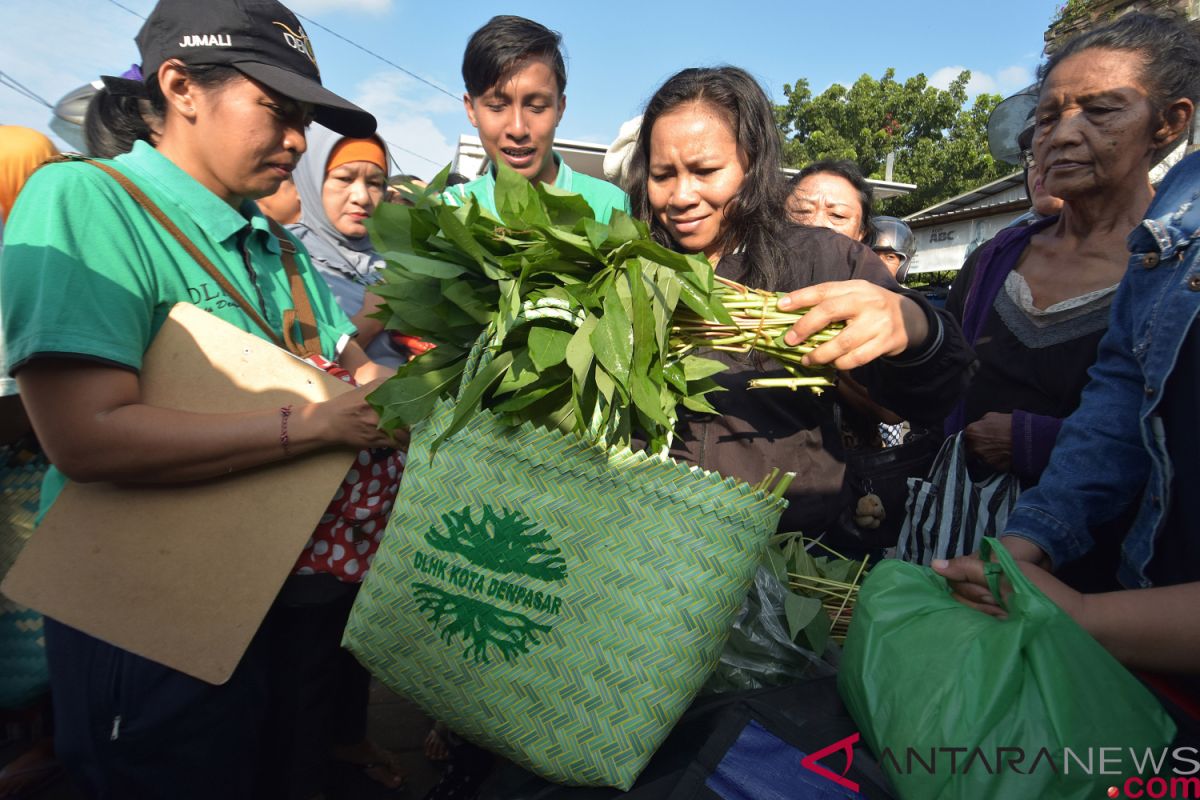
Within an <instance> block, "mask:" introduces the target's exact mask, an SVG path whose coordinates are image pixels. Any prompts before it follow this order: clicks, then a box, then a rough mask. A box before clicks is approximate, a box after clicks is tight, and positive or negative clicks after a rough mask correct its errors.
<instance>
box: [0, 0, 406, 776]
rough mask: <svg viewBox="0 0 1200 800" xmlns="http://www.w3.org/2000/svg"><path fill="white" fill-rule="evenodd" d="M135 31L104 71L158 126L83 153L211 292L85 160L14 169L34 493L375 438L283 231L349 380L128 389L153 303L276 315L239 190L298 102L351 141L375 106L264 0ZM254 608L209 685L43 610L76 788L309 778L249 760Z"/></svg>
mask: <svg viewBox="0 0 1200 800" xmlns="http://www.w3.org/2000/svg"><path fill="white" fill-rule="evenodd" d="M137 42H138V45H139V49H140V50H141V54H142V59H143V64H142V66H143V70H144V74H145V76H146V80H145V82H144V83H142V84H132V83H130V82H125V83H123V84H115V85H117V86H118V90H119V91H128V92H135V93H144V97H145V99H147V100H148V101H149V104H150V105H151V106H152V107H153V108H154V110H155V112H156V113H158V114H161V118H162V119H161V124H162V128H161V139H160V140H159V141H158V143H157V147H150V146H149V144H147V143H146V142H138V143H137V144H136V145H135V147H134V149H133V151H132V152H130V153H129V154H127V155H123V156H121V157H119V158H117V159H115V160H114V161H112V162H104V163H105V164H107V165H108V166H109V167H111V168H113V169H115V170H116V171H117V172H119V173H121V175H123V176H124V178H126V179H128V180H129V181H130V182H131V183H133V184H134V185H135V186H136V187H138V188H140V189H141V190H142V191H143V192H144V193H145V194H146V195H147V196H149V198H150V200H151V202H152V203H154V204H155V205H157V206H158V207H159V208H161V209H162V211H163V213H164V214H165V215H166V217H167V218H168V219H170V220H171V221H172V222H173V223H174V224H175V225H176V226H178V228H179V229H180V230H181V231H182V234H183V236H184V238H186V239H187V240H189V241H190V242H191V243H192V244H193V245H194V246H195V247H196V248H197V249H198V250H199V251H200V252H201V253H203V254H204V255H205V256H206V257H207V259H208V260H209V261H210V262H212V264H213V265H215V269H216V271H218V272H219V273H221V275H222V276H223V278H224V283H225V284H226V285H227V287H228V289H220V288H218V283H219V282H220V281H218V280H216V278H215V277H213V276H211V275H210V274H209V273H207V272H205V270H204V268H202V267H201V265H200V264H199V263H198V261H197V260H196V259H194V258H192V257H191V256H189V255H187V253H186V251H185V250H184V249H183V247H182V245H181V244H180V243H179V242H178V241H177V240H176V238H174V237H173V236H171V235H170V234H168V233H167V232H166V231H165V229H164V228H163V227H161V226H160V224H159V223H158V222H157V221H155V220H154V219H153V218H152V217H151V216H150V215H149V214H148V213H147V212H146V211H145V210H144V208H143V207H142V206H141V205H140V204H139V203H138V202H136V201H135V200H134V199H133V198H132V197H131V195H130V194H129V193H128V192H127V191H126V190H125V189H123V188H122V187H121V186H120V185H119V184H118V183H117V181H116V180H115V179H114V178H113V177H110V176H109V175H105V174H104V173H103V172H102V171H101V169H98V168H97V167H96V166H95V165H93V164H86V163H79V162H76V163H69V164H61V165H53V166H50V167H48V168H46V169H43V170H42V171H40V172H39V173H38V174H37V175H35V176H34V177H33V179H32V180H31V181H30V182H29V184H28V185H27V188H26V191H25V192H24V193H23V194H22V196H21V199H20V201H19V202H18V203H17V205H16V207H15V209H14V210H13V214H12V215H11V217H10V219H9V220H8V225H7V228H6V232H5V233H6V245H7V246H6V249H5V253H4V260H3V262H2V263H0V296H2V297H3V300H2V301H0V302H2V303H3V307H2V312H3V313H2V314H0V317H2V318H3V324H4V334H5V341H6V343H7V345H8V352H7V364H6V365H5V366H6V370H7V371H8V372H9V373H11V374H12V375H13V376H14V377H15V378H16V379H17V382H18V384H19V386H20V390H21V394H22V396H23V398H24V400H25V402H26V405H27V407H28V410H29V416H30V418H31V420H32V422H33V425H34V428H35V430H36V432H37V434H38V436H39V438H40V440H41V442H42V443H43V445H44V447H45V450H46V452H47V454H48V455H49V458H50V460H51V462H52V464H53V465H54V470H53V472H54V474H53V475H52V476H51V477H50V478H49V479H48V480H47V484H46V487H45V489H44V497H43V509H45V508H46V507H48V506H49V505H50V504H51V503H53V500H54V497H55V496H56V494H57V492H58V490H60V489H61V487H62V485H63V483H64V482H65V481H66V480H68V479H69V480H75V481H80V482H90V481H103V482H120V483H124V484H138V483H145V484H172V483H186V482H191V481H198V480H204V479H207V478H213V477H216V476H223V475H226V474H228V473H230V472H236V471H238V470H247V469H252V468H255V467H259V466H262V465H265V464H269V463H272V462H275V461H279V460H283V459H287V458H294V457H296V456H298V455H302V454H304V453H308V452H311V451H314V450H317V449H319V448H323V447H329V446H336V447H350V448H353V449H356V450H362V449H365V448H373V447H394V446H395V445H396V442H395V441H394V440H393V439H391V438H390V437H388V436H386V435H384V434H383V433H381V432H380V431H379V430H378V429H377V422H378V418H377V416H376V414H375V412H374V411H373V410H372V408H371V407H370V405H369V404H368V403H367V402H366V396H367V394H369V393H370V391H371V390H372V389H373V388H374V385H375V384H374V382H375V381H377V380H380V379H382V378H384V377H386V376H387V375H388V371H387V370H384V369H382V368H380V367H379V366H378V365H376V364H374V363H373V362H371V361H370V360H369V359H368V358H367V357H366V355H365V354H364V353H363V351H362V349H361V348H360V347H359V346H358V345H357V344H356V343H355V342H354V341H353V339H351V338H350V337H351V336H352V335H353V334H354V328H353V326H352V325H351V324H350V322H349V320H348V319H347V318H346V317H345V315H344V314H343V313H342V312H341V311H340V310H339V309H338V308H337V306H336V303H334V301H333V299H332V297H331V296H330V295H329V292H328V290H327V288H326V287H325V286H324V284H323V282H322V280H321V278H320V277H319V276H318V275H315V273H314V272H313V271H312V268H311V264H310V263H309V261H308V258H307V254H306V253H304V251H303V248H300V251H299V252H298V253H297V254H296V261H297V262H298V265H299V267H300V273H301V276H302V281H303V283H304V288H305V291H306V293H307V295H308V297H309V298H310V300H311V305H312V307H313V314H314V321H315V328H316V330H317V333H318V337H317V338H319V349H320V351H321V353H320V355H321V356H323V357H324V358H325V359H327V360H329V361H335V362H338V363H339V364H340V365H341V366H342V367H344V368H345V369H346V370H347V371H349V372H350V373H351V374H352V375H353V376H354V378H355V379H356V380H357V382H358V383H359V384H364V385H363V386H362V388H359V389H357V390H355V391H351V392H348V393H346V394H343V395H341V396H339V397H337V398H335V399H332V400H328V401H325V402H321V403H312V404H307V405H296V406H295V407H294V408H291V407H289V409H287V410H284V409H280V408H277V407H269V408H263V409H261V410H259V411H252V412H241V413H219V412H217V413H204V414H194V413H183V412H179V411H175V410H171V409H166V408H161V407H156V406H153V405H150V404H148V403H147V402H145V400H144V394H143V386H142V384H141V381H140V377H139V370H140V368H141V366H142V363H141V362H142V355H143V353H144V352H145V350H146V348H147V347H148V346H149V343H150V341H151V339H152V338H153V336H154V334H155V333H156V332H157V329H158V327H159V326H160V325H161V324H162V322H163V319H164V318H165V316H166V314H167V312H168V311H169V310H170V308H171V306H173V305H174V304H175V303H178V302H192V303H194V304H196V305H198V306H201V307H203V308H206V309H207V310H209V311H211V312H212V313H213V314H214V315H216V316H218V317H220V318H222V319H224V320H225V321H227V322H229V323H231V324H234V325H236V326H238V327H241V328H242V329H244V330H246V331H249V332H251V333H255V334H257V335H259V336H261V337H263V338H268V336H269V334H268V331H267V330H265V329H268V328H269V329H273V331H272V332H273V334H274V336H276V337H278V336H279V335H280V334H282V333H283V331H282V330H281V328H282V319H283V310H284V309H288V308H292V307H293V304H292V295H291V288H290V285H289V282H288V280H287V276H286V274H285V272H284V268H283V265H282V262H281V258H280V252H279V244H278V243H277V241H276V240H275V238H274V236H273V235H272V232H271V230H270V229H269V227H268V223H267V221H266V219H265V218H264V217H262V215H261V214H260V213H259V212H258V211H257V209H256V208H255V207H254V204H253V200H254V199H255V198H258V197H262V196H265V195H269V194H271V193H273V192H274V191H275V190H276V189H277V188H278V187H279V184H280V183H281V182H282V181H283V180H284V179H285V178H286V177H287V176H288V175H289V174H290V173H291V171H292V169H293V168H294V167H295V165H296V162H297V161H298V160H299V158H300V156H301V154H302V153H303V152H304V149H305V127H306V126H307V124H308V122H309V121H310V120H311V119H313V118H315V119H317V120H319V121H321V122H322V123H323V124H324V125H326V126H327V127H330V128H332V129H334V130H337V131H339V132H340V133H343V134H344V135H348V136H355V137H362V136H369V135H371V133H373V131H374V128H375V120H374V118H373V117H372V116H371V115H370V114H368V113H367V112H365V111H363V110H362V109H360V108H358V107H356V106H354V105H353V104H351V103H349V102H347V101H346V100H343V99H342V98H340V97H338V96H336V95H334V94H333V93H331V92H329V91H328V90H326V89H324V88H322V86H321V84H320V78H319V72H318V69H317V65H316V61H315V59H314V57H313V54H312V48H311V45H310V43H309V41H308V38H307V36H306V35H305V33H304V30H303V27H302V26H301V25H300V23H299V22H298V21H297V19H296V18H295V16H294V15H293V14H292V13H291V12H290V11H288V10H287V9H286V8H284V7H283V6H282V5H280V4H279V3H277V2H274V0H209V2H206V3H193V2H191V0H161V1H160V2H159V3H158V5H157V6H156V7H155V8H154V10H153V12H152V13H151V15H150V18H149V19H148V20H147V22H146V24H145V26H144V27H143V28H142V30H141V31H140V32H139V34H138V37H137ZM130 105H131V106H132V107H136V105H137V104H130ZM293 241H294V240H293ZM285 246H286V243H285ZM238 295H240V298H239V297H238ZM136 513H137V510H136V509H131V514H133V515H136ZM218 514H219V512H218ZM215 521H216V524H219V516H216V517H215ZM214 602H220V600H219V599H214ZM273 613H274V612H273ZM272 618H273V615H268V618H267V622H266V623H264V626H263V629H262V630H260V631H259V634H258V635H257V636H256V637H255V640H254V641H253V642H252V643H251V645H250V647H249V649H248V650H247V652H246V654H245V656H244V657H243V658H242V661H241V662H240V663H239V665H238V668H237V669H236V670H235V672H234V673H233V675H232V677H231V678H230V679H229V681H228V682H227V683H225V684H223V685H220V686H213V685H210V684H207V683H204V682H202V681H199V680H196V679H194V678H191V677H189V676H187V675H184V674H182V673H179V672H177V671H175V670H172V669H170V668H168V667H165V666H163V665H161V664H157V663H155V662H151V661H148V660H146V659H144V658H141V657H139V656H136V655H134V654H132V653H129V652H127V651H124V650H121V649H119V648H116V647H113V646H111V645H109V644H106V643H104V642H101V641H99V640H97V639H95V638H93V637H91V636H88V635H87V634H84V633H83V632H81V631H79V630H76V629H74V628H71V627H69V626H66V625H63V624H62V623H59V622H56V621H55V620H52V619H47V620H46V644H47V653H48V657H49V659H50V667H51V682H52V690H53V695H54V705H55V715H56V723H57V724H56V728H57V730H56V744H57V747H58V751H59V756H60V758H61V759H62V760H63V762H64V763H65V764H66V765H67V766H68V767H69V768H71V769H72V770H73V771H74V773H75V774H76V777H77V778H78V779H79V780H80V781H81V782H82V783H83V784H84V785H85V786H86V787H87V789H88V794H89V795H90V796H93V797H98V798H132V797H139V798H145V797H164V798H165V797H170V798H191V797H195V798H212V797H223V798H250V797H255V798H263V797H275V796H279V797H306V796H311V795H312V794H314V793H315V788H313V787H301V786H295V785H293V782H292V780H291V779H292V778H293V777H294V776H293V775H292V774H290V772H288V771H286V768H285V767H284V766H282V765H281V764H279V763H277V762H275V763H269V762H268V761H267V759H265V758H263V752H264V750H263V746H264V745H265V744H266V742H265V741H264V739H266V738H267V737H269V736H270V735H271V734H270V733H267V732H265V728H264V724H265V721H266V720H267V719H268V714H269V713H270V710H269V709H268V708H267V701H268V697H269V693H268V689H269V686H270V684H272V683H275V682H276V681H277V680H278V678H279V677H280V676H279V675H277V674H276V675H270V674H268V665H269V662H270V655H271V654H270V648H271V647H273V646H274V644H273V639H275V638H277V636H278V632H276V631H271V630H269V628H270V626H271V625H272V624H273V623H272ZM314 647H315V646H314ZM335 647H336V644H335ZM301 735H303V734H301V733H296V736H297V737H298V736H301ZM260 767H261V768H260ZM256 782H257V784H258V785H257V787H256V786H255V783H256Z"/></svg>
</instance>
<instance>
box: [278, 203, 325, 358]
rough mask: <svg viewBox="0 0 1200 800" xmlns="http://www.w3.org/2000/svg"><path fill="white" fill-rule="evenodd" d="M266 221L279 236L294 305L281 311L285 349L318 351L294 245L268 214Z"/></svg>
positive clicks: (305, 353) (317, 337) (301, 353)
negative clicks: (298, 330)
mask: <svg viewBox="0 0 1200 800" xmlns="http://www.w3.org/2000/svg"><path fill="white" fill-rule="evenodd" d="M267 221H268V222H269V223H270V224H271V233H273V234H275V238H276V239H278V240H279V250H280V257H281V258H282V259H283V270H284V272H286V273H287V278H288V285H289V286H290V287H291V289H292V304H293V305H294V306H295V309H291V308H289V309H287V310H286V311H284V312H283V338H284V340H286V342H287V348H288V350H291V351H292V352H293V353H296V354H297V355H299V356H300V357H302V358H308V357H309V356H313V355H319V354H320V352H321V337H320V334H319V333H317V319H316V316H315V315H314V314H313V310H312V303H310V302H309V299H308V291H307V290H306V289H305V288H304V281H303V280H302V279H301V278H300V269H299V267H297V266H296V253H297V250H296V245H295V244H294V243H293V242H292V240H291V238H290V237H289V236H288V235H287V231H285V230H284V229H283V226H282V225H280V224H279V223H278V222H276V221H275V220H273V219H271V218H270V217H268V218H267ZM297 322H299V323H300V340H299V341H296V338H295V334H294V333H293V332H294V331H295V329H296V323H297Z"/></svg>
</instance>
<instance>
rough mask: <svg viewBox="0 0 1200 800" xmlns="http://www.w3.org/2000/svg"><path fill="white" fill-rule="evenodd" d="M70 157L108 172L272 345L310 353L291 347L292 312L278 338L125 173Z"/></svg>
mask: <svg viewBox="0 0 1200 800" xmlns="http://www.w3.org/2000/svg"><path fill="white" fill-rule="evenodd" d="M71 160H74V161H83V162H85V163H88V164H91V165H92V166H93V167H96V168H97V169H99V170H101V171H103V172H105V173H106V174H108V176H109V177H111V178H112V179H113V180H115V181H116V182H117V183H118V184H119V185H120V186H121V188H122V189H124V190H125V191H126V192H128V193H129V196H130V197H132V198H133V199H134V200H135V201H137V204H138V205H140V206H141V207H142V208H144V209H145V210H146V212H147V213H148V214H150V216H152V217H154V219H155V220H156V221H157V222H158V224H159V225H162V226H163V228H164V229H165V230H166V231H167V233H169V234H171V236H172V237H174V239H175V241H177V242H179V246H180V247H182V248H183V249H184V250H186V251H187V253H188V255H190V256H191V257H192V258H193V259H195V260H196V263H197V264H199V265H200V266H201V267H203V268H204V271H205V272H207V273H208V275H209V277H211V278H212V279H213V280H214V281H216V282H217V285H218V286H220V287H221V290H222V291H224V292H225V294H227V295H229V297H231V298H233V300H234V301H235V302H236V303H237V304H238V306H239V307H240V308H241V309H242V311H243V312H245V314H246V316H248V317H249V318H250V319H251V320H253V322H254V324H256V325H257V326H258V327H259V328H261V329H262V331H263V332H264V333H265V334H267V336H268V337H269V338H270V340H271V341H272V342H273V343H275V345H276V346H278V347H286V348H287V349H288V350H289V351H291V352H292V353H295V354H296V355H299V356H301V357H302V358H303V357H307V356H308V355H310V353H308V352H301V349H297V348H296V347H294V346H293V345H295V344H296V343H295V342H294V341H293V336H292V328H293V325H292V322H294V321H295V318H296V317H295V313H294V312H293V311H292V310H291V309H288V310H286V311H284V314H283V324H284V338H283V339H280V337H279V334H278V333H276V332H275V331H274V330H273V329H272V328H271V326H270V325H268V324H267V322H266V320H264V319H263V318H262V315H261V314H259V313H258V310H257V309H255V308H254V306H252V305H250V303H249V302H248V301H247V300H246V298H245V297H244V296H243V295H242V293H241V292H239V291H238V290H237V289H236V288H234V286H233V284H232V283H230V282H229V279H228V278H226V277H225V275H224V273H222V272H221V270H219V269H217V267H216V265H214V264H213V263H212V261H210V260H209V259H208V257H207V256H206V255H204V253H202V252H200V249H199V248H198V247H196V245H195V244H193V243H192V241H191V239H189V238H188V237H187V236H185V235H184V233H183V231H181V230H179V226H178V225H176V224H175V223H174V222H172V221H171V218H170V217H168V216H167V215H166V214H165V213H164V212H163V210H162V209H161V208H159V207H158V205H157V204H155V202H154V201H153V200H151V199H150V198H149V197H147V196H146V193H145V192H143V191H142V190H141V189H140V188H139V187H138V186H137V184H135V183H134V182H133V181H131V180H129V178H127V177H125V175H123V174H122V173H120V172H119V171H117V170H115V169H113V168H112V167H110V166H109V165H108V164H103V163H101V162H99V161H94V160H92V159H90V158H73V159H71ZM273 232H274V231H273ZM275 235H276V237H278V236H279V233H278V232H275ZM285 244H286V245H287V246H288V247H289V248H291V252H290V253H289V252H288V251H287V250H284V258H283V261H284V269H285V270H286V271H287V273H288V280H289V283H290V286H291V289H292V296H293V302H295V295H296V287H297V285H299V288H300V296H301V297H302V298H303V301H302V305H303V306H304V307H305V308H306V309H307V311H308V315H309V317H308V319H309V322H310V325H312V329H313V331H314V332H315V324H314V323H312V307H311V306H310V305H309V303H308V294H307V293H306V292H305V291H304V286H303V285H302V284H300V282H299V274H298V273H297V270H296V263H295V258H294V253H295V248H294V247H292V245H291V241H289V240H286V239H284V238H281V239H280V247H281V248H283V246H284V245H285ZM293 277H294V279H293ZM303 324H304V317H303V316H302V317H301V325H302V326H303ZM302 333H303V335H304V339H305V342H304V345H305V348H306V347H307V340H308V334H307V332H306V331H303V330H302Z"/></svg>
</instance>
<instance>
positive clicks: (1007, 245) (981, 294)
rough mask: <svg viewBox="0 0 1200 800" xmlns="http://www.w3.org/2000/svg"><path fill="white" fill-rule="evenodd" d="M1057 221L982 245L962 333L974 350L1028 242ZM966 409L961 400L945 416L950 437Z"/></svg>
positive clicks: (1005, 232)
mask: <svg viewBox="0 0 1200 800" xmlns="http://www.w3.org/2000/svg"><path fill="white" fill-rule="evenodd" d="M1057 220H1058V217H1057V216H1054V217H1047V218H1046V219H1042V220H1038V221H1037V222H1035V223H1033V224H1032V225H1023V226H1021V227H1019V228H1005V229H1004V230H1002V231H1000V233H998V234H996V236H995V238H993V239H992V240H991V241H990V242H988V243H987V244H985V245H984V246H983V252H981V253H980V254H979V260H977V261H976V262H975V275H974V277H973V279H972V280H971V288H970V289H968V290H967V297H966V299H965V300H964V301H963V312H962V330H963V335H964V336H966V338H967V343H968V344H970V345H971V346H972V347H974V346H975V343H976V342H978V341H979V337H980V336H981V335H983V326H984V325H985V324H986V323H987V319H988V314H989V313H990V312H991V310H992V305H993V304H994V303H995V302H996V295H998V294H1000V290H1001V289H1003V288H1004V281H1005V280H1007V279H1008V273H1010V272H1012V271H1013V270H1014V269H1015V268H1016V266H1017V262H1018V261H1020V260H1021V254H1022V253H1024V252H1025V248H1026V247H1027V246H1028V245H1029V240H1030V239H1032V238H1033V236H1034V234H1037V233H1040V232H1041V231H1042V230H1043V229H1045V228H1047V227H1049V226H1050V225H1051V224H1053V223H1054V222H1055V221H1057ZM966 409H967V402H966V399H965V398H964V399H962V400H959V401H958V404H957V405H956V406H955V407H954V410H953V411H951V412H950V415H949V416H948V417H946V427H945V432H946V435H947V436H953V435H954V434H956V433H958V432H959V431H961V430H962V429H963V428H965V427H966V425H967V423H966Z"/></svg>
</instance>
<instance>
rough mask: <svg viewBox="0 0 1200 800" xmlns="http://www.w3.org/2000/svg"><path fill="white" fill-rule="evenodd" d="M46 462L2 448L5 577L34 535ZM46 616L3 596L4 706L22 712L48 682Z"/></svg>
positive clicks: (1, 567)
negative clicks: (44, 623) (45, 634)
mask: <svg viewBox="0 0 1200 800" xmlns="http://www.w3.org/2000/svg"><path fill="white" fill-rule="evenodd" d="M45 474H46V460H45V458H44V457H43V456H42V455H41V454H38V455H32V454H28V455H27V456H26V455H23V454H21V453H18V452H15V451H14V450H13V449H12V448H9V447H0V579H2V578H3V577H4V574H5V573H6V572H8V568H9V567H10V566H12V563H13V561H14V560H16V557H17V554H18V553H20V552H21V548H22V547H24V546H25V542H26V541H28V540H29V537H30V536H31V535H32V534H33V521H34V518H35V516H36V515H37V509H38V497H39V495H40V493H41V486H42V478H43V477H44V476H45ZM42 627H43V626H42V615H41V614H39V613H38V612H36V611H34V610H32V609H30V608H26V607H25V606H22V605H18V604H17V603H14V602H12V601H10V600H9V599H8V598H6V597H4V596H3V595H0V708H20V707H22V706H24V705H27V704H28V703H30V702H31V701H33V700H35V699H36V698H37V697H38V696H39V695H40V694H42V693H43V692H45V690H46V686H47V684H48V682H49V673H48V670H47V667H46V643H45V639H44V638H43V635H42Z"/></svg>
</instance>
